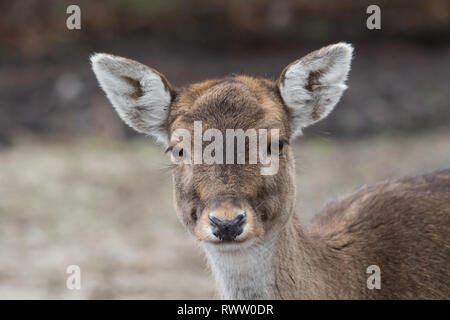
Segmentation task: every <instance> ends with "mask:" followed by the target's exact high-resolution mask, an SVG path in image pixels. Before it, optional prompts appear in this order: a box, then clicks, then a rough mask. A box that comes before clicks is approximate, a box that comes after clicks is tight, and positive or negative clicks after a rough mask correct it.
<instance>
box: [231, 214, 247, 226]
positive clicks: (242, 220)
mask: <svg viewBox="0 0 450 320" xmlns="http://www.w3.org/2000/svg"><path fill="white" fill-rule="evenodd" d="M233 220H234V221H233V222H234V224H236V225H240V224H243V223H245V222H246V221H247V215H246V214H245V212H244V211H241V213H239V214H238V215H237V216H236V218H234V219H233Z"/></svg>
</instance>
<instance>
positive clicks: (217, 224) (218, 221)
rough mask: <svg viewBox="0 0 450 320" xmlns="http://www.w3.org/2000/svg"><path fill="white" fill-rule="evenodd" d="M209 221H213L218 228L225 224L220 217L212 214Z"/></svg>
mask: <svg viewBox="0 0 450 320" xmlns="http://www.w3.org/2000/svg"><path fill="white" fill-rule="evenodd" d="M209 222H211V224H212V225H214V226H216V227H218V228H220V227H222V225H223V221H222V220H220V219H219V218H217V217H214V216H212V215H210V216H209Z"/></svg>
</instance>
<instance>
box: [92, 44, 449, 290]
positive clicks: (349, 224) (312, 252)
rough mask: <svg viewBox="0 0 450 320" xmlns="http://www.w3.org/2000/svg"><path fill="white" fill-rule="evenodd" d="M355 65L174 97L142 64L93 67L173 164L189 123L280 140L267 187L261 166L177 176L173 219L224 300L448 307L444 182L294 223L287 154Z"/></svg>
mask: <svg viewBox="0 0 450 320" xmlns="http://www.w3.org/2000/svg"><path fill="white" fill-rule="evenodd" d="M352 53H353V48H352V46H351V45H349V44H346V43H338V44H334V45H330V46H327V47H324V48H322V49H320V50H318V51H315V52H312V53H310V54H309V55H307V56H305V57H304V58H302V59H299V60H297V61H295V62H293V63H291V64H290V65H288V66H287V67H286V68H285V70H284V71H283V72H282V74H281V76H280V78H279V79H278V80H277V81H275V82H274V81H271V80H267V79H262V78H253V77H249V76H244V75H236V76H232V77H227V78H224V79H218V80H209V81H205V82H201V83H197V84H193V85H189V86H186V87H184V88H182V89H178V88H175V87H174V86H172V85H171V84H170V83H169V82H168V81H167V80H166V78H165V77H164V76H163V75H162V74H160V73H159V72H157V71H156V70H153V69H151V68H149V67H147V66H145V65H142V64H140V63H138V62H135V61H132V60H128V59H125V58H121V57H117V56H113V55H108V54H95V55H93V56H92V57H91V61H92V68H93V70H94V72H95V74H96V77H97V79H98V81H99V83H100V86H101V87H102V88H103V90H104V91H105V93H106V95H107V97H108V98H109V100H110V101H111V103H112V105H113V106H114V108H115V109H116V111H117V112H118V114H119V116H120V117H121V118H122V120H123V121H125V123H127V124H128V125H129V126H131V127H132V128H134V129H135V130H137V131H139V132H141V133H144V134H147V135H150V136H152V137H154V138H156V139H157V141H158V142H159V143H161V144H163V145H164V146H166V147H167V151H168V152H169V151H170V153H171V156H172V160H173V159H174V158H176V157H177V156H182V157H184V158H188V159H189V158H191V157H192V155H191V154H189V150H191V148H190V143H191V142H190V141H184V139H183V141H180V140H176V139H175V140H174V139H172V134H173V133H174V132H175V131H176V130H177V129H184V130H188V132H190V133H192V132H193V127H194V122H195V121H201V122H202V124H203V130H206V129H209V128H215V129H217V130H219V131H220V132H225V130H226V129H229V128H231V129H242V130H248V129H251V128H255V129H262V128H265V129H274V128H276V129H278V130H279V142H278V145H277V148H278V152H277V153H276V154H274V152H272V153H271V150H268V154H269V156H270V157H272V156H277V157H278V158H279V169H278V171H277V172H276V174H273V175H262V174H260V170H259V169H260V167H261V166H262V164H236V165H232V164H223V163H218V164H204V163H201V164H192V163H184V162H183V163H177V164H174V165H173V182H174V187H175V192H174V199H175V206H176V209H177V213H178V216H179V218H180V220H181V221H182V223H183V224H184V225H185V227H186V228H187V230H188V231H189V232H190V233H191V234H192V235H193V236H194V237H195V238H196V239H197V240H198V243H199V244H200V245H201V247H203V249H204V250H205V252H206V256H207V258H208V260H209V263H210V265H211V269H212V272H213V274H214V276H215V279H216V281H217V284H218V286H219V288H220V292H221V294H222V297H223V298H226V299H409V298H413V299H421V298H425V299H448V298H450V274H449V264H450V236H449V235H450V171H449V170H447V171H442V172H438V173H435V174H430V175H425V176H421V177H415V178H406V179H403V180H395V181H388V182H382V183H379V184H376V185H374V186H371V187H365V188H363V189H361V190H360V191H358V192H356V193H354V194H352V195H350V196H348V197H346V198H344V199H340V200H337V201H333V202H331V203H329V204H328V205H326V206H325V208H324V209H323V210H322V212H320V213H318V214H317V215H316V217H315V218H314V219H313V220H312V222H311V223H310V224H309V225H308V226H302V225H301V224H300V223H299V219H298V217H297V216H296V215H295V213H294V203H295V174H294V173H295V170H294V159H293V155H292V150H291V148H292V147H291V142H292V141H293V140H294V139H295V138H296V137H298V136H300V135H301V133H302V128H305V127H307V126H309V125H311V124H313V123H315V122H317V121H319V120H321V119H323V118H325V117H326V116H327V115H328V114H329V113H330V112H331V110H332V109H333V108H334V106H335V105H336V104H337V103H338V101H339V99H340V98H341V96H342V93H343V92H344V91H345V89H346V88H347V87H346V85H345V81H346V79H347V74H348V72H349V70H350V63H351V59H352ZM176 143H178V144H180V143H181V146H182V147H181V148H180V147H179V148H174V145H175V144H176ZM183 145H184V147H183ZM271 145H272V144H271ZM271 145H270V146H271ZM270 146H269V147H268V148H270ZM173 161H174V160H173ZM371 265H376V266H378V267H379V270H380V271H381V288H380V289H373V290H372V289H369V288H368V287H367V278H368V277H369V276H370V275H368V274H367V273H366V272H367V268H368V267H369V266H371Z"/></svg>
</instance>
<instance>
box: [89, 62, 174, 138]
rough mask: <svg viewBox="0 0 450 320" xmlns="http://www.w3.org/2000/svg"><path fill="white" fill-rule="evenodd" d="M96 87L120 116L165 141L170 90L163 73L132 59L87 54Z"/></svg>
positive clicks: (142, 130)
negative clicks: (94, 76) (89, 58)
mask: <svg viewBox="0 0 450 320" xmlns="http://www.w3.org/2000/svg"><path fill="white" fill-rule="evenodd" d="M91 62H92V69H93V70H94V73H95V75H96V77H97V80H98V82H99V84H100V87H101V88H102V89H103V91H105V93H106V96H107V97H108V99H109V101H110V102H111V104H112V105H113V106H114V108H115V109H116V111H117V113H118V114H119V116H120V117H121V118H122V120H123V121H124V122H125V123H126V124H128V125H129V126H130V127H132V128H133V129H135V130H137V131H139V132H142V133H145V134H148V135H150V136H152V137H154V138H156V140H157V142H159V143H162V144H165V145H167V142H168V133H167V118H168V116H169V109H170V104H171V102H172V97H173V95H174V91H173V89H172V87H171V86H170V84H169V83H168V82H167V80H166V79H165V77H164V76H163V75H161V74H160V73H159V72H157V71H156V70H153V69H151V68H149V67H147V66H145V65H143V64H140V63H138V62H136V61H133V60H129V59H125V58H121V57H117V56H113V55H109V54H103V53H98V54H95V55H93V56H92V57H91Z"/></svg>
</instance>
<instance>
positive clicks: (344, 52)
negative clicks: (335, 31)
mask: <svg viewBox="0 0 450 320" xmlns="http://www.w3.org/2000/svg"><path fill="white" fill-rule="evenodd" d="M352 53H353V47H352V46H351V45H350V44H347V43H343V42H341V43H337V44H333V45H330V46H327V47H324V48H322V49H320V50H318V51H316V52H313V53H311V54H309V55H307V56H305V57H304V58H302V59H300V60H298V61H296V62H294V63H293V64H292V65H290V66H288V68H287V69H286V70H285V73H284V76H283V77H282V78H281V79H280V93H281V97H282V98H283V101H284V103H285V104H286V106H287V107H288V108H289V110H290V111H291V116H292V123H291V126H292V136H291V138H294V137H296V136H298V135H301V133H302V128H304V127H307V126H309V125H311V124H313V123H315V122H317V121H319V120H321V119H323V118H325V117H326V116H327V115H328V114H329V113H330V112H331V110H333V108H334V106H335V105H336V104H337V103H338V102H339V99H340V98H341V96H342V93H343V92H344V91H345V89H346V88H347V86H346V85H345V81H346V80H347V75H348V72H349V71H350V63H351V59H352Z"/></svg>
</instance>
